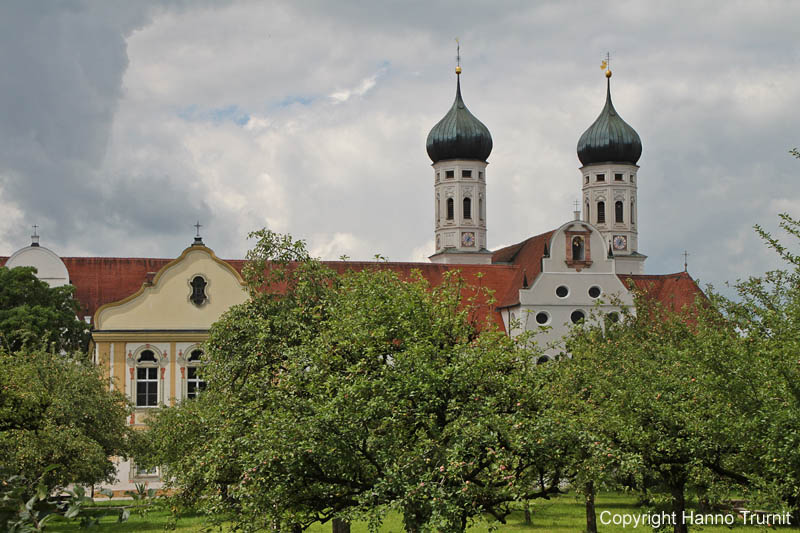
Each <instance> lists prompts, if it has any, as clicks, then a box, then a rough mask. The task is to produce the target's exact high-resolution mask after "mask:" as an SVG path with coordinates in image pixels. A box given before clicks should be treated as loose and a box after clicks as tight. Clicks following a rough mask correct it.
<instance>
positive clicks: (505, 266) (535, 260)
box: [0, 231, 702, 328]
mask: <svg viewBox="0 0 800 533" xmlns="http://www.w3.org/2000/svg"><path fill="white" fill-rule="evenodd" d="M552 234H553V231H549V232H547V233H542V234H540V235H536V236H534V237H531V238H529V239H526V240H524V241H522V242H520V243H518V244H514V245H512V246H507V247H505V248H502V249H500V250H497V251H496V252H494V253H493V254H492V260H493V262H494V264H492V265H444V264H435V263H389V262H387V263H376V262H368V261H364V262H361V261H326V262H325V264H326V265H328V266H329V267H331V268H333V269H334V270H336V271H337V272H339V273H342V272H345V271H347V270H349V269H352V270H362V269H364V268H374V267H376V266H377V267H379V268H386V269H389V270H392V271H394V272H397V273H398V274H400V275H401V277H403V278H407V277H409V276H411V273H412V271H413V270H419V271H420V273H421V274H422V276H423V277H424V278H425V279H426V280H428V282H429V283H431V285H438V284H440V283H441V282H442V279H443V277H444V273H445V272H448V271H452V270H459V271H460V272H461V275H462V276H463V277H464V281H465V282H466V284H467V285H468V286H469V287H485V288H487V289H489V290H490V291H492V293H493V294H494V297H495V298H496V299H497V301H496V303H495V304H494V305H493V306H489V305H488V304H484V305H481V306H480V307H479V312H478V315H477V317H476V318H477V319H479V320H483V319H485V317H486V316H488V315H489V314H491V316H492V318H493V319H494V321H495V322H496V323H497V324H498V325H499V326H500V327H501V328H502V327H503V320H502V318H501V315H500V308H503V307H509V306H514V305H517V304H518V303H519V289H521V288H522V286H523V283H524V280H525V279H526V278H527V282H528V284H529V285H530V284H531V283H533V281H534V280H535V279H536V277H537V276H538V275H539V274H540V273H541V268H542V256H543V255H544V248H545V243H549V241H550V237H551V236H552ZM548 245H549V244H548ZM7 259H8V257H0V266H2V265H4V264H5V262H6V260H7ZM61 259H62V260H63V261H64V264H65V265H66V267H67V270H68V271H69V277H70V282H71V283H72V284H73V285H74V286H75V288H76V289H75V296H76V298H77V299H78V301H79V302H81V304H82V306H83V309H82V314H83V315H88V316H94V313H95V311H97V309H98V308H99V307H100V306H101V305H104V304H107V303H111V302H115V301H118V300H122V299H123V298H125V297H127V296H129V295H131V294H133V293H134V292H136V291H137V290H139V288H140V287H141V286H142V283H144V281H145V279H146V278H147V275H148V273H150V272H158V271H159V270H161V269H162V268H164V266H166V265H167V264H168V263H169V262H170V261H172V259H155V258H145V257H135V258H133V257H62V258H61ZM225 261H226V262H227V263H229V264H230V265H231V266H232V267H233V268H235V269H236V270H237V271H238V272H241V270H242V267H243V266H244V264H245V261H243V260H241V259H233V260H225ZM619 278H620V279H621V280H622V282H623V283H624V284H625V285H626V286H628V282H629V280H630V281H631V282H632V283H633V285H634V286H635V287H636V288H637V289H640V290H644V291H646V292H647V293H648V294H650V295H652V296H653V297H655V298H657V299H658V300H660V301H661V302H663V303H664V304H666V305H668V306H670V307H671V308H672V309H680V308H681V307H683V306H684V305H687V304H691V303H692V302H694V298H695V296H696V295H698V294H702V291H701V290H700V288H699V287H698V286H697V284H696V283H695V281H694V280H693V279H692V278H691V276H689V274H688V273H686V272H679V273H676V274H664V275H627V274H625V275H622V274H620V275H619ZM465 290H468V289H465ZM466 295H468V293H467V292H465V296H466Z"/></svg>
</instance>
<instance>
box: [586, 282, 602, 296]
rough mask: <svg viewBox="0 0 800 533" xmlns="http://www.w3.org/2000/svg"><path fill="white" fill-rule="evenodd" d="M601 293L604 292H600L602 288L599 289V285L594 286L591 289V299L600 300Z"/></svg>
mask: <svg viewBox="0 0 800 533" xmlns="http://www.w3.org/2000/svg"><path fill="white" fill-rule="evenodd" d="M601 292H602V291H601V290H600V287H598V286H597V285H594V286H593V287H589V297H590V298H599V297H600V293H601Z"/></svg>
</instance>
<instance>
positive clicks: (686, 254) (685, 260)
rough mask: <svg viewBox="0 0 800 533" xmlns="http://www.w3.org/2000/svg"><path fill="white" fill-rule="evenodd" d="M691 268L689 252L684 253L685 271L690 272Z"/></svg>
mask: <svg viewBox="0 0 800 533" xmlns="http://www.w3.org/2000/svg"><path fill="white" fill-rule="evenodd" d="M688 268H689V252H687V251H686V250H684V251H683V271H684V272H688Z"/></svg>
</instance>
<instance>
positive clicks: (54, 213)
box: [0, 0, 800, 284]
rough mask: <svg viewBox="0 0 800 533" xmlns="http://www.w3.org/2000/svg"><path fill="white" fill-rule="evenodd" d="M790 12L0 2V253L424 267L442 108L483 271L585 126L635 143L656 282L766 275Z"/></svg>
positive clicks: (762, 8) (782, 189)
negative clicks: (461, 121)
mask: <svg viewBox="0 0 800 533" xmlns="http://www.w3.org/2000/svg"><path fill="white" fill-rule="evenodd" d="M798 28H800V2H791V1H785V2H779V1H773V2H756V1H747V2H744V1H742V2H734V1H727V0H726V1H719V2H683V3H681V2H678V3H676V2H670V3H667V2H641V1H631V2H613V3H603V2H595V1H592V2H588V1H587V2H577V1H576V2H559V3H555V2H552V3H546V2H529V1H516V2H515V1H509V2H488V1H487V2H470V1H452V2H429V1H409V2H391V3H389V2H386V3H382V2H345V1H336V2H322V1H320V2H313V1H303V2H290V1H287V2H277V1H275V2H261V1H258V2H255V1H253V2H248V1H237V2H225V3H223V2H167V3H164V2H144V1H142V2H127V1H126V2H109V1H100V0H97V1H94V2H81V1H62V2H39V1H36V2H22V1H18V2H3V3H2V6H0V68H2V75H0V212H1V213H2V215H1V216H0V255H8V254H10V253H11V252H13V251H14V250H15V249H17V248H19V247H21V246H24V245H27V243H28V242H29V235H30V233H31V228H30V226H31V225H32V224H37V225H39V226H40V228H41V229H40V232H41V234H42V244H43V245H45V246H48V247H50V248H52V249H53V250H54V251H56V252H57V253H59V254H60V255H64V256H70V255H103V256H153V257H175V256H176V255H177V254H178V253H180V251H181V250H182V249H183V248H184V247H185V246H186V245H188V244H189V243H190V242H191V239H192V236H193V232H194V228H192V225H193V224H194V223H195V221H196V220H198V219H199V220H200V222H201V223H202V224H203V225H204V228H203V230H202V231H203V236H204V239H205V242H206V244H207V245H209V246H211V247H212V248H214V249H215V250H216V251H217V253H218V254H219V255H220V256H223V257H228V258H238V257H242V256H243V255H244V253H245V251H246V250H247V247H248V241H247V239H246V234H247V233H248V232H249V231H251V230H254V229H257V228H260V227H264V226H266V227H269V228H271V229H274V230H276V231H280V232H288V233H291V234H292V235H293V236H295V237H298V238H303V239H306V240H307V241H308V243H309V246H310V248H311V250H312V251H313V252H314V253H315V254H316V255H318V256H321V257H324V258H327V259H335V258H338V257H339V256H340V255H342V254H346V255H348V256H350V257H351V258H353V259H361V258H370V257H372V256H373V255H374V254H376V253H380V254H382V255H384V256H387V257H388V258H389V259H390V260H396V261H407V260H417V261H418V260H424V258H425V257H427V255H428V254H429V253H431V252H432V251H433V214H434V213H433V173H432V170H431V168H430V160H429V159H428V157H427V154H426V152H425V138H426V136H427V133H428V131H429V130H430V128H431V127H432V126H433V125H434V124H435V123H436V122H437V121H438V120H439V119H440V118H441V117H442V116H443V115H444V114H445V112H446V111H447V110H448V108H449V107H450V105H451V103H452V100H453V96H454V90H455V75H454V73H453V67H454V61H455V40H454V39H455V38H456V37H459V38H460V41H461V43H462V48H461V50H462V65H463V68H464V73H463V75H462V84H463V94H464V98H465V101H466V103H467V105H468V106H469V108H470V110H471V111H472V112H473V113H474V114H475V115H476V116H477V117H478V118H480V119H481V120H482V121H483V122H484V123H485V124H486V125H487V126H488V127H489V129H490V130H491V132H492V136H493V139H494V151H493V152H492V154H491V157H490V158H489V162H490V167H489V169H488V171H487V178H488V203H487V216H488V224H489V246H490V247H491V248H498V247H501V246H503V245H507V244H511V243H514V242H517V241H519V240H522V239H524V238H526V237H528V236H530V235H533V234H537V233H541V232H543V231H547V230H549V229H552V228H554V227H557V226H559V225H560V224H561V223H563V222H565V221H566V220H568V219H569V218H570V217H571V211H572V205H573V201H574V200H575V199H577V198H579V196H580V186H581V185H580V183H581V181H580V179H581V178H580V174H579V171H578V167H579V162H578V159H577V156H576V154H575V146H576V143H577V140H578V138H579V137H580V135H581V133H582V132H583V131H584V130H585V129H586V128H587V127H588V126H589V125H590V124H591V123H592V122H593V121H594V119H595V118H596V116H597V114H598V113H599V112H600V110H601V108H602V106H603V102H604V96H605V78H604V77H603V75H602V71H601V70H600V68H599V64H600V61H601V59H602V58H603V56H604V55H605V53H606V52H607V51H610V52H611V56H612V69H613V71H614V77H613V79H612V91H613V95H614V102H615V106H616V108H617V111H618V112H619V113H620V115H621V116H622V117H623V118H624V119H625V120H626V121H627V122H628V123H629V124H631V125H632V126H633V127H634V128H635V129H636V130H637V131H638V132H639V135H640V136H641V138H642V143H643V145H644V150H643V154H642V157H641V159H640V161H639V164H640V166H641V169H640V171H639V206H640V208H639V209H640V210H639V231H640V233H639V242H640V251H641V252H643V253H645V254H647V255H649V256H650V258H649V260H648V263H647V271H648V272H650V273H666V272H675V271H679V270H682V268H683V257H682V252H683V251H684V249H686V250H688V251H689V253H690V254H691V255H690V256H689V271H690V272H691V273H692V274H693V275H694V276H695V277H696V278H699V279H700V280H701V282H713V283H714V284H720V283H721V282H723V281H725V280H732V279H735V278H737V277H741V276H745V275H749V274H752V273H758V272H761V271H763V270H765V269H767V268H771V267H773V266H775V265H777V263H776V262H775V261H774V259H773V258H772V256H771V255H770V254H769V253H767V252H766V251H765V248H764V247H763V246H762V245H761V244H760V243H759V240H758V238H757V237H756V236H755V234H754V232H753V230H752V226H753V225H754V224H761V225H763V226H765V227H766V228H776V227H777V214H778V213H780V212H788V213H790V214H792V215H794V216H796V217H797V216H800V182H799V181H798V178H799V177H800V161H798V160H796V159H794V158H793V157H791V156H790V155H789V154H788V153H787V152H788V150H789V149H791V148H793V147H795V146H798V145H800V135H798V124H800V103H799V101H798V94H800V68H798V67H800V30H798Z"/></svg>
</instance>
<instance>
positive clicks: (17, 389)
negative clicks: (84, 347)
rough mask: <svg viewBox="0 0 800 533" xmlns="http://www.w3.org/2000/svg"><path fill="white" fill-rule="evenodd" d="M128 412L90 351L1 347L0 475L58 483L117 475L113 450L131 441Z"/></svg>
mask: <svg viewBox="0 0 800 533" xmlns="http://www.w3.org/2000/svg"><path fill="white" fill-rule="evenodd" d="M127 413H128V406H127V400H126V399H125V397H124V396H123V395H122V394H121V393H119V392H117V391H109V390H108V388H107V385H106V383H104V381H103V379H102V378H101V376H100V373H99V371H98V369H97V368H96V367H95V366H94V365H93V364H92V363H90V362H87V361H86V360H85V358H83V357H78V358H73V357H70V356H65V355H60V354H53V353H49V352H41V351H30V352H18V353H15V354H13V355H11V354H7V353H2V352H0V470H2V472H0V478H2V479H5V478H7V477H10V476H12V475H20V476H24V477H25V478H26V479H28V480H38V479H40V478H41V481H42V482H44V483H45V484H46V486H47V487H49V488H51V489H53V488H57V487H64V486H66V485H68V484H70V483H80V484H85V485H90V484H93V483H96V482H100V481H104V480H111V479H112V478H113V475H114V473H115V467H114V464H113V463H112V461H111V456H115V455H124V454H125V452H126V449H127V446H128V443H129V434H130V429H129V428H128V426H127V425H126V420H125V417H126V415H127ZM49 465H58V468H56V469H53V470H48V466H49ZM42 476H43V477H42Z"/></svg>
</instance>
